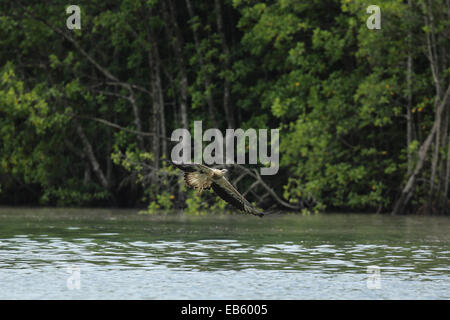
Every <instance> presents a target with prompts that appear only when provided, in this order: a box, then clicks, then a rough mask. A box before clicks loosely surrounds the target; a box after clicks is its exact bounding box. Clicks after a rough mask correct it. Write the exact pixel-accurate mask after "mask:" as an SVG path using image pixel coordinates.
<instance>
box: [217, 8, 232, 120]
mask: <svg viewBox="0 0 450 320" xmlns="http://www.w3.org/2000/svg"><path fill="white" fill-rule="evenodd" d="M214 5H215V9H216V23H217V31H218V32H219V35H220V40H221V44H222V50H223V52H224V53H225V63H224V67H225V70H226V71H230V69H231V68H230V59H231V54H230V49H229V47H228V45H227V39H226V37H225V31H224V28H223V19H222V7H221V4H220V0H214ZM230 99H231V82H230V80H229V79H228V76H227V75H225V82H224V86H223V109H224V111H225V118H226V120H227V126H228V128H235V122H234V113H233V108H232V105H231V103H230Z"/></svg>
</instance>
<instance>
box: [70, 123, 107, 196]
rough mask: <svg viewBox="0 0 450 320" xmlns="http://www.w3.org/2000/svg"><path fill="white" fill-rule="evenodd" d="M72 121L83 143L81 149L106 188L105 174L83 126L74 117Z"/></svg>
mask: <svg viewBox="0 0 450 320" xmlns="http://www.w3.org/2000/svg"><path fill="white" fill-rule="evenodd" d="M73 121H74V123H75V127H76V130H77V133H78V136H79V137H80V139H81V142H82V143H83V149H84V152H85V154H86V156H87V158H88V159H89V162H90V163H91V166H92V170H93V171H94V173H95V175H96V176H97V178H98V180H99V181H100V184H101V185H102V187H103V188H105V189H108V187H109V186H108V180H107V179H106V177H105V175H104V174H103V171H102V169H101V167H100V164H99V163H98V161H97V158H96V156H95V153H94V149H93V148H92V145H91V143H90V142H89V140H88V138H87V137H86V135H85V133H84V131H83V128H82V127H81V124H80V123H79V122H78V120H77V119H76V118H73Z"/></svg>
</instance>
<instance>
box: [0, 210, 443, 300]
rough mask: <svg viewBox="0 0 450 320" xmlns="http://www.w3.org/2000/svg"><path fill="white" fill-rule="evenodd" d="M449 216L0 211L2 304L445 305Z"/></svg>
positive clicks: (0, 293) (0, 290) (0, 283)
mask: <svg viewBox="0 0 450 320" xmlns="http://www.w3.org/2000/svg"><path fill="white" fill-rule="evenodd" d="M449 231H450V219H449V218H447V217H420V216H406V217H405V216H401V217H390V216H383V215H367V214H359V215H356V214H346V215H344V214H319V215H312V216H299V215H277V216H268V217H264V218H262V219H260V218H257V217H254V216H247V215H206V216H193V217H192V216H186V215H160V216H149V215H139V214H137V213H136V212H135V211H121V210H96V209H94V210H88V209H83V210H79V209H13V208H2V209H0V299H449V298H450V278H449V274H450V263H449V262H450V232H449Z"/></svg>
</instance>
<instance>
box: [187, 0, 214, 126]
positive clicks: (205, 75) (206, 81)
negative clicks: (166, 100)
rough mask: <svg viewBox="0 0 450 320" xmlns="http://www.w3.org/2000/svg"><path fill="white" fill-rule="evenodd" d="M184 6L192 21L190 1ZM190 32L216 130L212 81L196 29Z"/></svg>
mask: <svg viewBox="0 0 450 320" xmlns="http://www.w3.org/2000/svg"><path fill="white" fill-rule="evenodd" d="M186 6H187V9H188V13H189V17H190V19H191V20H192V19H194V18H195V14H194V9H193V7H192V4H191V1H190V0H186ZM192 32H193V35H194V44H195V49H196V51H197V55H198V61H199V63H200V68H201V69H202V73H203V79H204V84H205V91H206V101H207V103H208V114H209V118H210V120H211V122H212V124H213V126H214V127H216V128H218V127H219V125H218V122H217V118H216V115H217V110H216V106H215V104H214V99H213V96H212V92H211V90H212V81H211V78H210V77H209V74H208V72H207V71H206V66H205V61H204V60H203V55H202V51H201V48H200V40H199V37H198V33H197V29H196V28H195V27H193V28H192Z"/></svg>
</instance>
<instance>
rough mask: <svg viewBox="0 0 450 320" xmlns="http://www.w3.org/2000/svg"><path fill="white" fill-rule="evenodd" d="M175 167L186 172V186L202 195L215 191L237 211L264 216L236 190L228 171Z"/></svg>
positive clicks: (192, 166)
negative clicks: (204, 191) (227, 173)
mask: <svg viewBox="0 0 450 320" xmlns="http://www.w3.org/2000/svg"><path fill="white" fill-rule="evenodd" d="M172 164H173V165H174V166H176V167H177V168H179V169H181V170H182V171H184V181H185V182H186V185H188V186H189V187H191V188H194V189H196V190H198V192H197V195H200V194H201V193H202V191H203V190H208V189H211V188H212V189H213V190H214V192H215V193H216V194H217V195H218V196H219V197H221V198H222V199H223V200H225V201H226V202H228V203H229V204H231V205H232V206H234V207H236V208H237V209H239V210H241V211H243V212H246V213H250V214H253V215H256V216H259V217H262V216H263V215H264V214H263V213H262V212H261V211H260V210H258V209H257V208H255V207H254V206H253V205H252V204H251V203H250V202H248V201H247V199H245V198H244V196H243V195H241V194H240V193H239V191H237V190H236V188H235V187H234V186H233V185H232V184H231V183H230V182H229V181H228V180H227V179H226V178H225V173H226V172H227V170H226V169H222V170H219V169H213V168H209V167H207V166H205V165H203V164H196V163H193V164H180V163H174V162H172Z"/></svg>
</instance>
